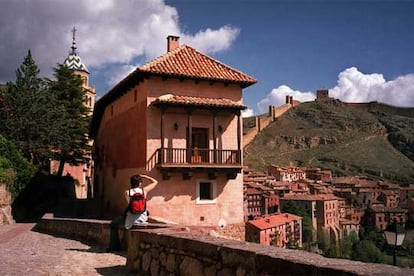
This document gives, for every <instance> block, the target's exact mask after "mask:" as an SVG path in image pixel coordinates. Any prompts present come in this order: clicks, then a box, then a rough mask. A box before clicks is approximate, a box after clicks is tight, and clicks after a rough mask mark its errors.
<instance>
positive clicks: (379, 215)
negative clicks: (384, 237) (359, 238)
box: [364, 206, 407, 231]
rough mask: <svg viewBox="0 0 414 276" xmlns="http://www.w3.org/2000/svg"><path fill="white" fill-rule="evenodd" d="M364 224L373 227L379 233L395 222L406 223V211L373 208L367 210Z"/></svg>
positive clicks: (379, 207)
mask: <svg viewBox="0 0 414 276" xmlns="http://www.w3.org/2000/svg"><path fill="white" fill-rule="evenodd" d="M364 220H365V223H367V224H369V225H375V226H377V227H378V229H380V230H381V231H383V230H385V228H387V226H388V225H389V224H392V223H393V222H394V220H395V221H397V223H401V224H405V223H406V222H407V210H405V209H401V208H393V207H383V206H373V207H370V208H368V209H367V211H366V213H365V216H364Z"/></svg>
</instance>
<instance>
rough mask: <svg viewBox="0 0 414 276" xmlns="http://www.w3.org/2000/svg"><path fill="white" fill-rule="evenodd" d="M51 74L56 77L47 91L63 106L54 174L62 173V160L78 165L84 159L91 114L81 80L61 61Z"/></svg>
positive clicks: (87, 148)
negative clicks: (56, 168)
mask: <svg viewBox="0 0 414 276" xmlns="http://www.w3.org/2000/svg"><path fill="white" fill-rule="evenodd" d="M54 76H55V79H56V80H55V81H50V93H51V94H53V95H54V96H55V97H56V100H57V102H58V103H59V104H60V106H61V108H62V109H63V112H62V113H61V114H60V120H61V122H62V128H61V129H60V134H59V135H58V140H57V144H56V149H55V157H54V159H55V160H59V161H60V163H59V169H58V172H57V175H58V176H62V173H63V168H64V165H65V163H68V164H71V165H79V164H81V163H84V162H85V161H86V160H85V158H86V153H87V152H88V151H90V146H89V144H88V142H89V139H88V135H87V133H88V129H89V124H90V116H89V109H88V108H87V107H86V106H85V105H84V104H83V102H84V99H85V90H84V89H83V88H82V79H81V78H80V77H79V76H77V75H75V74H74V73H73V71H72V70H71V69H69V68H68V67H67V66H66V65H63V64H58V65H57V67H56V68H55V69H54Z"/></svg>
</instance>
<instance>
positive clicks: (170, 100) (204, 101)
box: [153, 94, 246, 109]
mask: <svg viewBox="0 0 414 276" xmlns="http://www.w3.org/2000/svg"><path fill="white" fill-rule="evenodd" d="M153 103H154V104H155V105H157V104H162V103H165V104H172V105H189V106H212V107H225V108H235V109H245V108H246V106H245V105H244V104H241V103H238V102H234V101H232V100H229V99H224V98H205V97H193V96H179V95H173V94H166V95H162V96H160V97H158V98H157V99H156V100H155V101H154V102H153Z"/></svg>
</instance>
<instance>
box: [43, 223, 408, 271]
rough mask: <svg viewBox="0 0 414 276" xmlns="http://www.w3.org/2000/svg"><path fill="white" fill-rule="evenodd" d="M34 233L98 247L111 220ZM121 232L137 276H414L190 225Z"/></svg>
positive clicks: (46, 228)
mask: <svg viewBox="0 0 414 276" xmlns="http://www.w3.org/2000/svg"><path fill="white" fill-rule="evenodd" d="M36 229H37V230H41V231H42V232H45V233H50V234H58V235H63V236H66V237H69V238H75V239H79V240H83V241H90V242H95V243H98V244H102V245H108V243H109V238H110V237H109V235H110V222H109V221H101V220H86V219H85V220H81V219H63V218H54V217H53V216H50V215H49V216H44V217H43V218H42V219H41V221H39V222H38V224H37V226H36ZM119 231H120V233H122V235H121V239H123V241H124V242H126V243H127V250H128V253H127V267H128V269H129V270H130V271H131V272H135V273H136V274H138V275H150V274H151V275H207V276H208V275H239V276H243V275H384V276H385V275H387V276H388V275H414V270H412V269H408V268H399V267H394V266H390V265H382V264H370V263H362V262H356V261H350V260H343V259H329V258H325V257H322V256H320V255H318V254H313V253H309V252H306V251H301V250H289V249H283V248H277V247H273V246H262V245H259V244H255V243H248V242H244V241H237V240H228V239H222V238H216V237H213V236H211V235H208V234H205V233H203V232H201V231H200V230H199V229H198V230H197V229H191V228H189V227H180V226H170V227H168V226H167V225H156V224H147V225H145V226H142V227H141V228H140V229H133V230H130V231H126V230H121V229H120V230H119ZM194 231H196V232H194Z"/></svg>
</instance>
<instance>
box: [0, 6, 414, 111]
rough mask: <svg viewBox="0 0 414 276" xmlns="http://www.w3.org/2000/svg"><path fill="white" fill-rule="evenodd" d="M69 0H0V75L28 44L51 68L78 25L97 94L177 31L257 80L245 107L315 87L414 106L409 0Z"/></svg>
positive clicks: (9, 72) (306, 96) (258, 107)
mask: <svg viewBox="0 0 414 276" xmlns="http://www.w3.org/2000/svg"><path fill="white" fill-rule="evenodd" d="M29 2H30V1H29ZM32 2H33V1H32ZM66 2H67V1H63V0H62V1H60V0H56V1H52V0H39V1H38V2H36V4H35V3H16V1H11V0H1V1H0V5H2V6H3V8H2V9H0V10H2V11H0V39H1V40H2V41H7V42H5V43H2V45H3V46H1V45H0V58H1V59H2V60H3V61H4V63H7V64H8V67H7V68H6V67H0V82H4V81H8V80H13V78H14V71H15V70H16V69H17V67H18V66H19V65H20V63H21V61H22V60H23V57H24V55H25V53H26V52H27V49H28V48H30V49H32V52H33V54H34V57H35V59H36V62H37V63H38V64H39V65H40V67H41V69H42V73H44V74H46V75H48V74H49V75H50V72H51V68H52V67H53V66H55V64H56V63H57V62H62V61H63V59H64V57H65V56H66V55H67V52H68V51H69V48H70V42H71V33H70V29H71V28H72V26H73V25H76V28H77V29H78V34H77V42H78V50H79V53H80V56H81V57H82V59H83V61H84V62H85V63H86V65H87V66H88V68H89V70H90V73H91V84H92V85H95V86H96V89H97V92H98V96H101V95H103V94H104V93H105V92H106V91H108V89H109V88H110V87H112V86H113V85H114V84H115V83H116V82H117V81H119V80H120V79H122V78H123V77H124V76H125V75H126V74H127V73H128V72H130V71H131V70H133V68H135V67H136V66H139V65H140V64H142V63H144V62H145V61H148V60H150V59H152V58H155V57H156V56H158V55H161V54H163V53H164V52H165V48H166V39H165V38H166V36H167V35H168V34H175V35H179V36H180V37H181V39H180V40H181V41H182V42H183V43H185V44H188V45H190V46H193V47H195V48H197V49H199V50H200V51H202V52H204V53H206V54H208V55H210V56H212V57H214V58H216V59H218V60H220V61H222V62H224V63H226V64H228V65H230V66H232V67H235V68H237V69H239V70H241V71H243V72H245V73H247V74H249V75H251V76H253V77H255V78H256V79H257V80H258V83H257V84H255V85H253V86H251V87H249V88H247V89H245V91H244V93H243V97H244V102H245V104H247V105H248V107H249V114H252V113H256V114H257V113H262V112H265V111H266V108H267V106H268V105H269V104H273V105H279V104H281V103H283V100H284V98H285V95H287V94H290V95H293V96H294V98H296V99H298V100H302V101H307V100H312V99H313V97H314V93H315V91H316V90H317V89H320V88H325V89H329V90H330V93H331V95H333V96H334V97H336V98H340V99H342V100H345V101H354V102H358V101H371V100H378V101H381V102H386V103H389V104H393V105H400V106H414V1H332V0H331V1H312V0H308V1H294V0H291V1H270V0H267V1H266V0H256V1H247V0H245V1H236V0H224V1H218V0H213V1H207V0H193V1H190V0H186V1H183V0H182V1H180V0H178V1H165V2H164V1H160V0H156V1H144V0H142V1H123V0H119V1H113V0H105V1H99V2H96V1H92V0H86V1H72V2H71V1H69V2H70V3H66ZM115 3H116V4H115ZM26 9H28V10H30V12H27V11H24V10H26ZM12 11H13V12H12ZM16 15H17V16H16ZM19 17H20V18H23V19H22V20H19V21H18V22H13V20H14V18H19ZM14 21H17V20H14ZM11 52H12V53H11Z"/></svg>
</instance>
